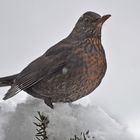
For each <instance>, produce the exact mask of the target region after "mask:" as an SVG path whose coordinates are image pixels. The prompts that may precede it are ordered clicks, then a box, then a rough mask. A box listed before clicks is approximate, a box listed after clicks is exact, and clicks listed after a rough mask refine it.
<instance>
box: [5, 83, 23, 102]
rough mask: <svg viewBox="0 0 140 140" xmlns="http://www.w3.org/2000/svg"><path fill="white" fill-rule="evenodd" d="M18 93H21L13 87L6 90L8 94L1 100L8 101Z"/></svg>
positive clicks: (16, 87)
mask: <svg viewBox="0 0 140 140" xmlns="http://www.w3.org/2000/svg"><path fill="white" fill-rule="evenodd" d="M19 91H21V90H20V89H19V88H18V86H16V85H13V86H12V87H11V88H10V89H9V90H8V92H7V93H6V94H5V96H4V98H3V100H7V99H9V98H11V97H13V96H15V95H16V94H18V93H19Z"/></svg>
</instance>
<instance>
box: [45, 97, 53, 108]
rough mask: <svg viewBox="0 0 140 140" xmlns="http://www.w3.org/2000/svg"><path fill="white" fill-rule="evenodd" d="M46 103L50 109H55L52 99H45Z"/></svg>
mask: <svg viewBox="0 0 140 140" xmlns="http://www.w3.org/2000/svg"><path fill="white" fill-rule="evenodd" d="M44 102H45V104H46V105H48V106H49V107H50V108H52V109H53V108H54V106H53V104H52V99H51V98H45V99H44Z"/></svg>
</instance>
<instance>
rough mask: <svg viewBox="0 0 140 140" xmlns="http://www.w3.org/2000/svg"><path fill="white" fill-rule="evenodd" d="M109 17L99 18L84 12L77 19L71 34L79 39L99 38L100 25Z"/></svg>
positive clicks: (95, 14)
mask: <svg viewBox="0 0 140 140" xmlns="http://www.w3.org/2000/svg"><path fill="white" fill-rule="evenodd" d="M110 16H111V15H104V16H100V15H99V14H97V13H94V12H90V11H89V12H86V13H84V14H83V15H82V16H81V17H80V18H79V20H78V22H77V23H76V25H75V27H74V30H73V31H72V34H73V35H74V36H79V37H82V36H83V37H84V36H86V37H88V36H89V37H91V36H92V37H94V36H95V37H96V36H101V29H102V25H103V23H104V22H105V21H106V20H107V19H108V18H109V17H110Z"/></svg>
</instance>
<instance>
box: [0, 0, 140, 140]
mask: <svg viewBox="0 0 140 140" xmlns="http://www.w3.org/2000/svg"><path fill="white" fill-rule="evenodd" d="M89 10H90V11H95V12H98V13H99V14H101V15H103V14H111V15H112V17H111V18H110V19H109V20H108V21H107V22H106V23H105V24H104V27H103V32H102V42H103V45H104V48H105V51H106V55H107V61H108V70H107V73H106V76H105V78H104V80H103V82H102V84H101V85H100V87H99V88H98V89H96V90H95V91H94V94H91V95H89V96H88V97H86V98H84V99H82V100H81V101H80V102H82V103H83V104H86V103H92V104H96V105H100V106H101V107H103V108H104V109H105V110H107V111H109V112H111V113H112V116H113V115H114V114H115V115H117V116H118V117H119V118H120V119H122V120H124V122H125V123H127V124H128V127H129V129H130V131H131V132H132V133H134V134H135V135H136V136H139V137H140V134H139V130H140V119H139V118H140V93H139V91H140V85H139V84H140V78H139V72H140V64H139V63H140V62H139V61H140V55H139V51H140V43H139V41H140V39H139V33H140V28H139V25H140V2H139V1H138V0H117V1H115V0H105V1H101V0H70V1H68V0H67V1H66V0H59V1H58V0H50V1H49V0H48V1H47V0H0V66H1V67H0V76H7V75H10V74H15V73H18V72H20V71H21V70H22V69H23V68H24V67H25V66H27V64H28V63H29V62H31V61H32V60H34V59H35V58H37V57H38V56H40V55H41V54H42V53H44V52H45V51H46V50H47V49H48V48H49V47H51V46H52V45H54V44H55V43H57V42H58V41H60V40H61V39H63V38H64V37H66V36H67V35H68V34H69V33H70V31H71V30H72V28H73V26H74V25H75V23H76V21H77V19H78V18H79V17H80V16H81V15H82V14H83V13H84V12H86V11H89ZM6 90H7V88H1V89H0V93H1V94H0V98H2V97H3V95H4V93H5V91H6ZM25 97H26V94H25V93H23V92H21V93H20V94H19V95H17V96H16V97H14V98H13V99H11V100H14V101H15V102H19V101H21V100H22V99H24V98H25ZM1 101H2V100H1Z"/></svg>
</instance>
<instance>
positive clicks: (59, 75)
mask: <svg viewBox="0 0 140 140" xmlns="http://www.w3.org/2000/svg"><path fill="white" fill-rule="evenodd" d="M110 16H111V15H104V16H100V15H99V14H97V13H94V12H90V11H89V12H86V13H84V14H83V15H82V16H81V17H80V18H79V20H78V22H77V23H76V25H75V27H74V29H73V30H72V32H71V33H70V34H69V35H68V37H66V38H65V39H63V40H62V41H60V42H59V43H57V44H56V45H54V46H52V47H51V48H50V49H48V50H47V51H46V52H45V53H44V54H43V55H42V56H40V57H39V58H37V59H36V60H34V61H33V62H31V63H30V64H29V65H28V66H27V67H26V68H25V69H23V70H22V71H21V72H20V73H18V74H15V75H12V76H8V77H3V78H0V86H1V87H2V86H11V88H10V89H9V90H8V92H7V93H6V95H5V97H4V98H3V99H4V100H6V99H9V98H11V97H12V96H14V95H16V94H17V93H19V92H20V91H21V90H23V91H25V92H27V93H28V94H30V95H32V96H34V97H36V98H40V99H43V100H44V102H45V103H46V104H47V105H48V106H50V107H51V108H53V104H52V103H53V102H73V101H76V100H78V99H80V98H82V97H84V96H86V95H88V94H90V93H91V92H92V91H93V90H94V89H95V88H97V87H98V85H99V84H100V83H101V81H102V78H103V77H104V75H105V72H106V68H107V63H106V57H105V52H104V49H103V46H102V44H101V29H102V25H103V23H104V22H105V21H106V20H107V19H108V18H109V17H110Z"/></svg>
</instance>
